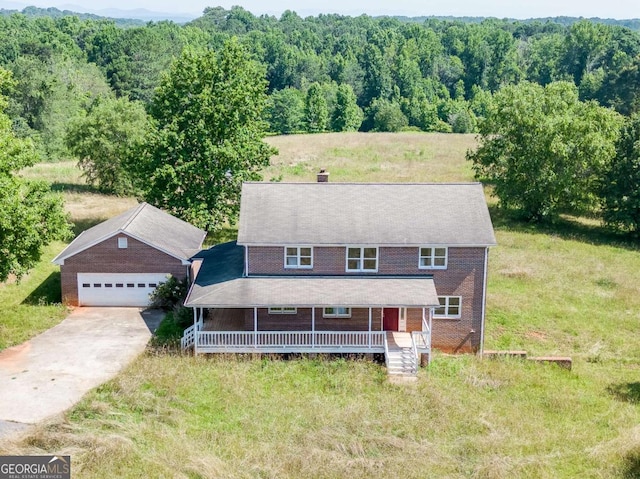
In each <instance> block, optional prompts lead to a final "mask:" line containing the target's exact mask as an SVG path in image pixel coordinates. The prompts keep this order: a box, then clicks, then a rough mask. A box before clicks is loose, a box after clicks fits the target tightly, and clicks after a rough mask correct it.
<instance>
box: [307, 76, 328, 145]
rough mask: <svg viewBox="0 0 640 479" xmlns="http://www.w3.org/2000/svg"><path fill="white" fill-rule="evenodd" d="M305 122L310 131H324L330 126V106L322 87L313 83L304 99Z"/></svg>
mask: <svg viewBox="0 0 640 479" xmlns="http://www.w3.org/2000/svg"><path fill="white" fill-rule="evenodd" d="M304 123H305V126H306V129H307V131H308V132H309V133H322V132H323V131H327V128H328V126H329V108H328V107H327V100H326V99H325V98H324V95H323V93H322V87H321V86H320V85H319V84H317V83H313V84H311V86H310V87H309V90H307V96H306V98H305V101H304Z"/></svg>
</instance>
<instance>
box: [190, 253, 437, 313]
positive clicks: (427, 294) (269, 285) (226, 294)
mask: <svg viewBox="0 0 640 479" xmlns="http://www.w3.org/2000/svg"><path fill="white" fill-rule="evenodd" d="M198 256H199V257H202V258H203V259H204V262H203V264H202V267H201V269H200V272H199V273H198V276H197V278H196V281H195V283H194V284H193V285H192V287H191V290H190V291H189V295H188V297H187V300H186V302H185V304H186V305H187V306H190V307H209V308H246V307H268V306H285V307H287V306H288V307H311V306H317V307H327V306H352V307H356V306H363V307H369V306H371V307H375V306H388V307H389V306H391V307H392V306H398V307H430V306H437V305H438V304H439V303H438V296H437V293H436V289H435V286H434V283H433V279H432V278H431V277H428V276H414V277H388V276H382V277H381V276H375V277H373V276H368V277H357V276H355V277H354V276H349V277H345V276H336V277H326V276H302V277H301V276H269V277H242V272H243V248H242V247H241V246H237V245H236V243H226V244H223V245H218V246H215V247H213V248H211V249H209V250H207V251H204V252H202V253H201V254H199V255H198Z"/></svg>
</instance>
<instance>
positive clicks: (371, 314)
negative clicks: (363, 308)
mask: <svg viewBox="0 0 640 479" xmlns="http://www.w3.org/2000/svg"><path fill="white" fill-rule="evenodd" d="M372 320H373V308H372V307H371V306H369V349H371V321H372Z"/></svg>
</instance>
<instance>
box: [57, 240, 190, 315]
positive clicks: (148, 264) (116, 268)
mask: <svg viewBox="0 0 640 479" xmlns="http://www.w3.org/2000/svg"><path fill="white" fill-rule="evenodd" d="M123 236H126V237H127V238H128V239H127V243H128V245H127V248H123V249H119V248H118V237H123ZM187 268H188V267H187V266H183V265H182V262H181V261H180V260H179V259H176V258H174V257H173V256H169V255H168V254H166V253H163V252H162V251H159V250H157V249H155V248H152V247H151V246H149V245H147V244H145V243H142V242H141V241H138V240H136V239H134V238H132V237H130V236H128V235H125V234H121V235H116V236H113V237H111V238H109V239H106V240H104V241H103V242H101V243H98V244H97V245H95V246H92V247H91V248H88V249H86V250H84V251H81V252H80V253H78V254H76V255H74V256H72V257H70V258H67V259H65V260H64V264H63V265H61V266H60V274H61V280H62V301H63V302H64V303H65V304H68V305H72V306H75V305H77V304H78V273H167V274H172V275H173V276H175V277H176V278H180V279H184V278H185V277H186V275H187Z"/></svg>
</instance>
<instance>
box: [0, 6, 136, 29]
mask: <svg viewBox="0 0 640 479" xmlns="http://www.w3.org/2000/svg"><path fill="white" fill-rule="evenodd" d="M16 13H21V14H22V15H25V16H27V17H31V18H36V17H50V18H61V17H69V16H73V17H78V18H80V19H81V20H105V19H106V20H112V21H113V22H114V23H115V24H116V25H118V26H120V27H135V26H143V25H144V24H145V23H146V22H145V21H144V20H139V19H135V18H116V17H107V16H102V15H96V14H93V13H78V12H72V11H70V10H58V9H57V8H55V7H49V8H39V7H26V8H24V9H22V10H9V9H5V8H0V15H3V16H7V15H13V14H16Z"/></svg>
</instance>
